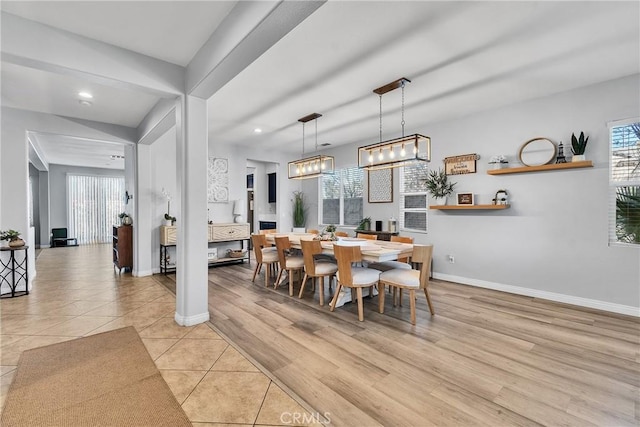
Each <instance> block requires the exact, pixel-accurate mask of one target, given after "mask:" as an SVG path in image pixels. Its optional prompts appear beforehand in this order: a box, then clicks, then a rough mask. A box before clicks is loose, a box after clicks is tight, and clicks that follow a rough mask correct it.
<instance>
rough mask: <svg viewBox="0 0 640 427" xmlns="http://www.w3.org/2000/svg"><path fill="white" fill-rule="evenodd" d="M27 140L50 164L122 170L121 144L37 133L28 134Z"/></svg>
mask: <svg viewBox="0 0 640 427" xmlns="http://www.w3.org/2000/svg"><path fill="white" fill-rule="evenodd" d="M29 140H30V141H31V144H32V145H33V146H34V147H35V148H36V151H38V154H39V155H40V156H42V157H44V158H45V159H47V161H48V162H49V163H52V164H59V165H70V166H84V167H90V168H103V169H124V145H123V144H119V143H114V142H109V141H97V140H87V139H82V138H74V137H71V136H68V135H54V134H45V133H38V132H29ZM112 156H120V157H121V158H119V157H116V158H112Z"/></svg>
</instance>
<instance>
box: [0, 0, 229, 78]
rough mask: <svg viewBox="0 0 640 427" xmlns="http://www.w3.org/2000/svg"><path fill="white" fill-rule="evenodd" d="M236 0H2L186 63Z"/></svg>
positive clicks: (5, 6)
mask: <svg viewBox="0 0 640 427" xmlns="http://www.w3.org/2000/svg"><path fill="white" fill-rule="evenodd" d="M236 3H237V1H218V0H216V1H4V0H3V1H2V6H1V7H2V10H4V11H5V12H9V13H12V14H14V15H18V16H20V17H22V18H26V19H30V20H32V21H36V22H41V23H43V24H47V25H50V26H52V27H56V28H60V29H63V30H66V31H69V32H72V33H75V34H78V35H81V36H85V37H88V38H91V39H94V40H99V41H102V42H105V43H109V44H112V45H114V46H118V47H122V48H124V49H128V50H132V51H134V52H138V53H141V54H143V55H147V56H151V57H154V58H157V59H161V60H163V61H167V62H171V63H174V64H178V65H182V66H183V67H184V66H186V65H187V64H188V63H189V61H191V59H192V58H193V56H194V55H195V54H196V52H197V51H198V49H200V46H202V45H203V44H204V42H206V41H207V39H208V38H209V37H210V36H211V34H212V33H213V31H214V30H215V29H216V28H217V27H218V25H220V23H221V22H222V20H224V18H225V17H226V16H227V14H228V13H229V11H230V10H231V9H232V8H233V6H234V5H235V4H236Z"/></svg>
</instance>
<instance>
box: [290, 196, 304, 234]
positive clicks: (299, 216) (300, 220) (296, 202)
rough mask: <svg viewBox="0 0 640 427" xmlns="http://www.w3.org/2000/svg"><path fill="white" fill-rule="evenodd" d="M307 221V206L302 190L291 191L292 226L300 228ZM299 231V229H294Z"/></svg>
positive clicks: (302, 227)
mask: <svg viewBox="0 0 640 427" xmlns="http://www.w3.org/2000/svg"><path fill="white" fill-rule="evenodd" d="M306 222H307V207H306V202H305V199H304V193H303V192H302V191H294V192H293V228H294V229H296V228H297V229H302V231H304V226H305V224H306ZM294 231H300V230H294Z"/></svg>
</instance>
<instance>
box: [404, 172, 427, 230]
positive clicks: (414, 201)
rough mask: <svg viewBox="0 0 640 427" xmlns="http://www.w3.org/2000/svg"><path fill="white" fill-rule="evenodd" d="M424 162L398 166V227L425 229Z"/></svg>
mask: <svg viewBox="0 0 640 427" xmlns="http://www.w3.org/2000/svg"><path fill="white" fill-rule="evenodd" d="M426 175H427V165H426V163H420V164H417V165H412V166H404V167H402V168H400V229H401V230H407V231H420V232H426V231H427V187H426V185H425V183H424V177H425V176H426Z"/></svg>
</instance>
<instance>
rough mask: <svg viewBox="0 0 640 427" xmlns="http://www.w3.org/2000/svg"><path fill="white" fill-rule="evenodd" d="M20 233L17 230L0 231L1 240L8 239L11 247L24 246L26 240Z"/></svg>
mask: <svg viewBox="0 0 640 427" xmlns="http://www.w3.org/2000/svg"><path fill="white" fill-rule="evenodd" d="M20 234H21V233H20V232H19V231H16V230H5V231H0V240H6V241H8V242H9V246H11V247H17V246H24V240H22V239H21V238H20Z"/></svg>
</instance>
